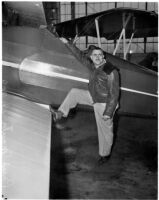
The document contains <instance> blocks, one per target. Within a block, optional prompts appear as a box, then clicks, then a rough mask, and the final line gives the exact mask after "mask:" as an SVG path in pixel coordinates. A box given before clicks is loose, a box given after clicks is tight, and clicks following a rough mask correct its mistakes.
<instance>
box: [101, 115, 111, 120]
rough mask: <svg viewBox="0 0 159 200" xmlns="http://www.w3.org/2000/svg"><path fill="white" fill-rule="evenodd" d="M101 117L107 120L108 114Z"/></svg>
mask: <svg viewBox="0 0 159 200" xmlns="http://www.w3.org/2000/svg"><path fill="white" fill-rule="evenodd" d="M102 118H103V120H104V121H107V120H108V119H110V117H109V116H108V115H103V117H102Z"/></svg>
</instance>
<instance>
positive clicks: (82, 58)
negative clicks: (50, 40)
mask: <svg viewBox="0 0 159 200" xmlns="http://www.w3.org/2000/svg"><path fill="white" fill-rule="evenodd" d="M60 40H61V41H62V42H63V43H65V44H66V46H67V47H68V48H69V49H70V50H71V52H72V53H73V55H74V56H75V57H76V58H77V59H78V60H79V61H80V62H81V63H82V64H83V65H85V66H86V67H88V68H89V69H90V70H93V65H92V62H91V60H90V59H89V58H88V57H87V56H86V55H85V54H84V52H82V51H80V49H78V48H77V47H76V46H75V44H73V43H72V42H70V41H68V40H66V39H65V38H60Z"/></svg>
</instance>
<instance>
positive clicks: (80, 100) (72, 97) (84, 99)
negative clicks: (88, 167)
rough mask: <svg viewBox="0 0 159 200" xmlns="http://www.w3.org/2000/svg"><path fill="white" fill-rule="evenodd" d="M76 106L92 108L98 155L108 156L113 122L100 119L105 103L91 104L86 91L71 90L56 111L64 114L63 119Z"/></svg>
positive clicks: (91, 101)
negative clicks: (81, 105)
mask: <svg viewBox="0 0 159 200" xmlns="http://www.w3.org/2000/svg"><path fill="white" fill-rule="evenodd" d="M77 104H83V105H91V106H93V108H94V113H95V119H96V123H97V130H98V141H99V155H100V156H108V155H109V154H110V152H111V147H112V143H113V120H112V119H108V120H107V121H104V120H103V118H102V116H103V112H104V110H105V107H106V103H93V100H92V97H91V95H90V93H89V91H88V90H82V89H77V88H73V89H71V90H70V92H69V93H68V94H67V96H66V98H65V99H64V101H63V103H62V104H61V106H60V107H59V109H58V110H59V111H61V112H62V113H63V114H64V115H63V116H64V117H67V116H68V114H69V111H70V109H71V108H75V107H76V105H77Z"/></svg>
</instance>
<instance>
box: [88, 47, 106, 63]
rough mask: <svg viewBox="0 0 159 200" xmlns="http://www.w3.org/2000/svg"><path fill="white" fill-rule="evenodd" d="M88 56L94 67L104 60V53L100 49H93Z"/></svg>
mask: <svg viewBox="0 0 159 200" xmlns="http://www.w3.org/2000/svg"><path fill="white" fill-rule="evenodd" d="M90 58H91V60H92V61H93V63H94V65H95V66H96V67H98V66H100V65H101V64H102V63H103V62H104V55H103V52H102V51H101V50H100V49H95V50H93V51H92V54H91V55H90Z"/></svg>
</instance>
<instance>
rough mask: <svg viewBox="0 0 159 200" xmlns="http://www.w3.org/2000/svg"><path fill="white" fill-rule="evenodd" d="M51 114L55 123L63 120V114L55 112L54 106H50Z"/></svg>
mask: <svg viewBox="0 0 159 200" xmlns="http://www.w3.org/2000/svg"><path fill="white" fill-rule="evenodd" d="M50 112H51V114H52V116H53V120H54V122H57V121H59V120H61V119H62V116H63V113H62V112H60V111H58V110H55V109H54V108H53V107H52V105H50Z"/></svg>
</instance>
